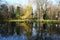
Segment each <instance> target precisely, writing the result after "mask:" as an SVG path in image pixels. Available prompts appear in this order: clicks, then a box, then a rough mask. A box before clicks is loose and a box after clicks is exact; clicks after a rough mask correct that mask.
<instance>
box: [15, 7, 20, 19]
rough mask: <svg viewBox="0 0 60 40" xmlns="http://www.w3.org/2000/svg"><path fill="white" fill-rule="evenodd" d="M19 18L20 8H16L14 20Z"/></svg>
mask: <svg viewBox="0 0 60 40" xmlns="http://www.w3.org/2000/svg"><path fill="white" fill-rule="evenodd" d="M19 16H20V7H17V9H16V18H19Z"/></svg>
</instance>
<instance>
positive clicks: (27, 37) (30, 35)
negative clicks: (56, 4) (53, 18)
mask: <svg viewBox="0 0 60 40" xmlns="http://www.w3.org/2000/svg"><path fill="white" fill-rule="evenodd" d="M18 24H19V23H18ZM16 25H17V24H16ZM16 25H15V26H16ZM13 26H14V25H13ZM20 27H22V28H20ZM12 28H13V27H12ZM16 28H17V29H16ZM2 29H3V30H4V31H2V30H1V28H0V40H60V24H44V23H36V22H34V23H22V24H21V23H20V26H19V27H14V28H13V29H12V30H13V31H12V32H13V33H12V35H11V33H10V34H9V28H7V27H6V29H7V30H6V29H5V28H4V27H3V28H2ZM26 29H27V30H28V31H27V30H26ZM30 29H31V31H30ZM16 30H17V31H18V32H16ZM19 30H20V31H19ZM10 31H11V30H10ZM1 32H2V33H1ZM19 32H20V33H19ZM3 34H4V35H3ZM7 34H8V35H7Z"/></svg>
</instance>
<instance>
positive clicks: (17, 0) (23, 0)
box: [6, 0, 59, 5]
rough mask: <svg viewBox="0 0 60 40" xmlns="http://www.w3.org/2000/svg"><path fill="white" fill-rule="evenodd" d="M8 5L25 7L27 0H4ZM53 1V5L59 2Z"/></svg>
mask: <svg viewBox="0 0 60 40" xmlns="http://www.w3.org/2000/svg"><path fill="white" fill-rule="evenodd" d="M6 1H7V3H8V4H16V3H19V4H21V5H26V4H28V1H29V0H6ZM51 1H53V4H55V3H56V2H58V1H59V0H51Z"/></svg>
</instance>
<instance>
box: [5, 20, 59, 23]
mask: <svg viewBox="0 0 60 40" xmlns="http://www.w3.org/2000/svg"><path fill="white" fill-rule="evenodd" d="M6 22H41V23H60V20H6Z"/></svg>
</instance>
